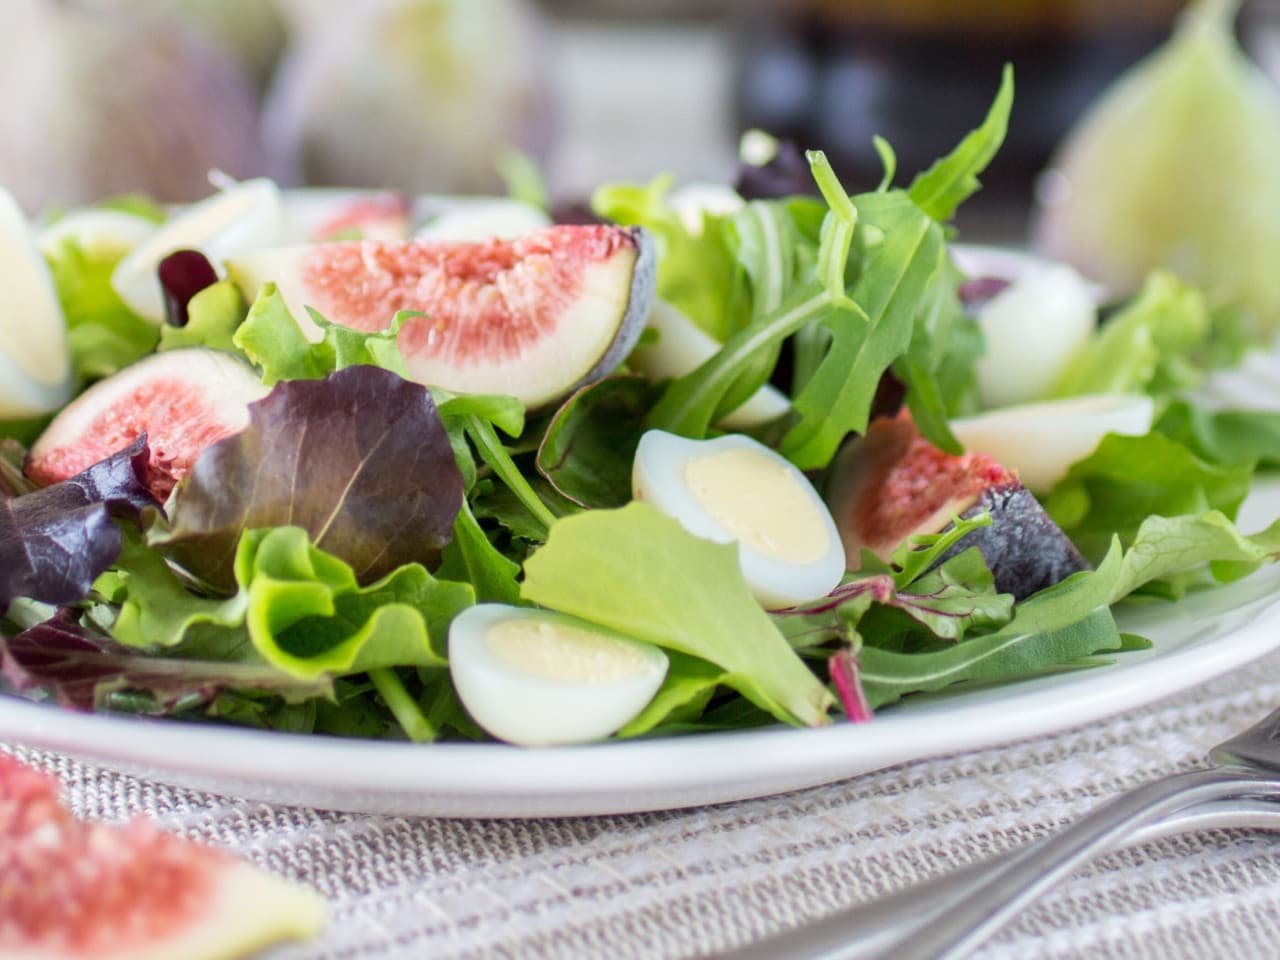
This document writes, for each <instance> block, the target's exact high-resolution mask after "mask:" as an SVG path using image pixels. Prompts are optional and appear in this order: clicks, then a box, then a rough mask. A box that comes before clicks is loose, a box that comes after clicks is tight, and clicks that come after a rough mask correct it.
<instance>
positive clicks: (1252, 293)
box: [1036, 0, 1280, 332]
mask: <svg viewBox="0 0 1280 960" xmlns="http://www.w3.org/2000/svg"><path fill="white" fill-rule="evenodd" d="M1238 5H1239V4H1238V2H1237V0H1197V2H1196V3H1193V4H1192V5H1191V6H1190V7H1188V9H1187V10H1186V11H1185V12H1184V14H1183V16H1182V19H1181V21H1180V22H1179V24H1178V27H1177V29H1176V31H1175V33H1174V35H1173V37H1172V38H1171V39H1170V41H1169V42H1168V43H1166V44H1165V46H1163V47H1162V48H1161V49H1160V50H1158V51H1156V52H1155V53H1154V54H1152V55H1151V56H1150V57H1148V58H1147V59H1146V60H1145V61H1143V62H1141V63H1139V64H1138V65H1137V66H1135V67H1134V68H1132V69H1131V70H1130V71H1129V72H1128V73H1127V74H1125V75H1124V76H1122V77H1121V78H1120V79H1119V80H1118V81H1117V82H1116V84H1115V85H1114V86H1113V87H1112V88H1111V90H1110V91H1109V92H1108V93H1107V94H1106V95H1104V97H1103V98H1102V99H1101V100H1100V101H1099V102H1098V103H1097V104H1095V105H1094V107H1093V108H1092V109H1091V110H1090V112H1089V113H1087V114H1086V115H1085V117H1084V118H1083V119H1082V120H1081V122H1080V123H1079V125H1078V126H1077V127H1076V129H1075V130H1074V131H1073V133H1072V134H1071V135H1070V136H1069V137H1068V139H1067V140H1066V142H1065V143H1064V144H1063V146H1062V147H1061V148H1060V151H1059V154H1058V156H1057V158H1056V159H1055V162H1054V164H1053V166H1052V168H1051V170H1050V172H1049V174H1048V175H1047V176H1046V179H1045V182H1044V184H1045V189H1044V190H1043V191H1042V194H1043V195H1042V197H1041V209H1040V211H1039V215H1038V222H1037V226H1036V245H1037V247H1038V248H1039V250H1040V251H1041V252H1043V253H1044V254H1045V255H1046V256H1048V257H1051V258H1055V259H1061V260H1066V261H1068V262H1071V263H1074V264H1075V265H1076V266H1077V267H1079V268H1080V269H1081V270H1082V271H1083V272H1084V273H1086V274H1087V275H1089V276H1090V277H1092V278H1093V279H1095V280H1097V281H1099V282H1101V283H1103V284H1105V285H1106V286H1107V287H1108V288H1109V289H1110V291H1111V292H1112V293H1113V294H1117V295H1122V294H1127V293H1131V292H1134V291H1136V290H1137V289H1138V287H1139V286H1140V285H1141V283H1142V281H1143V279H1144V278H1145V276H1146V275H1147V274H1148V273H1149V272H1150V271H1152V270H1154V269H1158V268H1165V269H1170V270H1173V271H1174V272H1176V273H1177V274H1179V275H1180V276H1182V277H1183V278H1184V279H1185V280H1188V281H1190V282H1192V283H1195V284H1197V285H1199V286H1201V287H1203V288H1204V289H1205V291H1206V292H1207V294H1208V295H1209V297H1210V300H1211V302H1213V303H1215V304H1220V303H1235V304H1238V305H1240V306H1243V307H1244V308H1246V309H1247V310H1248V311H1250V312H1251V313H1252V315H1253V319H1254V320H1255V322H1256V324H1257V325H1258V328H1259V331H1260V332H1261V331H1275V330H1277V329H1280V269H1277V264H1280V176H1277V175H1276V171H1277V170H1280V89H1277V88H1276V86H1275V84H1273V83H1272V82H1271V80H1270V79H1269V78H1268V77H1267V76H1266V75H1265V74H1263V73H1262V72H1261V71H1260V70H1259V69H1258V68H1257V67H1256V66H1255V65H1254V64H1253V63H1252V62H1251V61H1250V60H1249V59H1248V58H1247V57H1246V56H1245V54H1244V52H1243V51H1242V50H1241V49H1240V47H1239V46H1238V44H1237V43H1236V40H1235V37H1234V33H1233V22H1234V18H1235V13H1236V10H1237V8H1238Z"/></svg>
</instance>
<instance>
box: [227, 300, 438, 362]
mask: <svg viewBox="0 0 1280 960" xmlns="http://www.w3.org/2000/svg"><path fill="white" fill-rule="evenodd" d="M308 313H309V314H310V317H311V320H312V321H313V322H314V323H315V324H316V326H318V327H319V328H320V330H321V332H322V334H323V336H322V338H321V340H320V341H319V342H316V343H312V342H311V341H310V340H308V339H307V337H306V335H305V334H304V333H303V332H302V328H301V327H300V326H299V325H298V321H297V320H296V319H294V316H293V314H292V313H290V312H289V308H288V307H287V306H286V305H285V302H284V298H283V297H282V296H280V291H279V290H278V289H277V288H276V285H275V284H274V283H268V284H264V285H263V287H262V289H261V290H260V291H259V293H258V296H257V298H256V299H255V300H254V302H253V306H252V307H250V308H249V315H248V316H247V317H246V318H245V320H244V322H243V323H242V324H240V325H239V327H238V328H237V329H236V331H235V336H234V338H233V341H234V344H235V346H236V347H237V348H238V349H239V350H240V351H242V352H243V353H244V355H245V356H246V357H247V358H248V359H249V361H250V362H251V363H253V364H254V365H255V366H257V367H259V368H260V369H261V370H262V382H263V383H265V384H266V385H267V386H271V385H273V384H276V383H279V382H280V381H282V380H321V379H323V378H324V377H326V376H328V375H329V374H330V373H333V372H334V371H336V370H345V369H346V368H347V367H352V366H356V365H362V364H366V365H370V366H375V367H381V368H382V369H384V370H390V371H391V372H393V373H396V374H399V375H400V376H402V377H407V375H408V373H407V371H406V369H405V365H404V357H403V356H402V355H401V353H400V348H399V347H398V346H397V345H396V338H397V336H398V335H399V333H400V327H401V325H402V324H403V323H404V320H405V319H406V317H408V316H416V314H412V313H409V312H407V311H402V312H401V313H398V314H396V316H395V317H394V318H393V320H392V322H391V326H390V327H389V328H387V329H386V330H380V331H375V332H373V333H366V332H364V331H362V330H353V329H351V328H350V327H344V326H342V325H341V324H337V323H330V322H329V321H328V320H326V319H325V318H324V317H322V316H321V315H320V314H318V313H316V312H315V311H314V310H311V309H310V308H308Z"/></svg>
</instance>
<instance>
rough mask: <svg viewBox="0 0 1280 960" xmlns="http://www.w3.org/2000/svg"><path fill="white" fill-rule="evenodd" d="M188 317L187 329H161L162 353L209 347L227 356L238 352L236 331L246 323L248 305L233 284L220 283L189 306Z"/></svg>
mask: <svg viewBox="0 0 1280 960" xmlns="http://www.w3.org/2000/svg"><path fill="white" fill-rule="evenodd" d="M187 317H188V320H187V324H186V326H184V327H175V326H173V324H170V323H166V324H163V325H161V327H160V349H161V350H178V349H181V348H183V347H208V348H209V349H210V350H222V351H224V352H226V353H237V352H238V351H237V349H236V345H235V341H234V339H233V338H234V334H235V332H236V328H237V327H239V326H240V324H241V323H242V322H243V321H244V318H245V304H244V297H242V296H241V295H240V288H239V287H237V286H236V285H235V284H234V283H232V282H231V281H230V280H220V281H219V282H217V283H215V284H213V285H212V286H208V287H205V288H204V289H203V290H201V291H200V292H199V293H197V294H196V295H195V296H194V297H192V298H191V301H190V303H188V304H187Z"/></svg>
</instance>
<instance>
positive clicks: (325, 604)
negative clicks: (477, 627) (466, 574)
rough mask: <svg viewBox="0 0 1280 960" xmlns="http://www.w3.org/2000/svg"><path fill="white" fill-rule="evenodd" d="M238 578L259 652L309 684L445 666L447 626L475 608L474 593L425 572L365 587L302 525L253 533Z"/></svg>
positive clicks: (403, 570)
mask: <svg viewBox="0 0 1280 960" xmlns="http://www.w3.org/2000/svg"><path fill="white" fill-rule="evenodd" d="M236 579H237V581H238V582H239V583H240V584H242V589H243V590H244V591H245V592H246V593H247V598H248V602H247V606H246V610H245V623H246V625H247V626H248V629H249V637H250V639H251V641H252V642H253V646H254V649H255V650H256V651H257V652H258V655H259V656H260V657H261V658H262V659H263V660H264V661H266V662H267V663H269V664H271V665H272V666H274V667H276V668H277V669H278V670H281V671H282V672H284V673H287V674H289V675H290V676H293V677H298V678H301V679H314V678H317V677H320V676H342V675H344V674H349V673H364V672H368V671H373V670H379V669H384V668H390V667H396V666H417V667H431V666H443V665H445V663H446V662H447V661H446V638H447V636H448V629H449V623H450V622H451V621H452V620H453V618H454V617H455V616H457V615H458V614H459V613H461V612H462V611H463V610H464V609H466V608H467V607H469V606H472V605H473V604H474V603H475V592H474V590H472V588H471V587H470V586H469V585H467V584H462V583H452V582H449V581H445V580H436V579H435V578H434V577H432V576H431V574H429V573H428V572H427V570H426V568H425V567H423V566H421V565H420V564H406V565H404V566H402V567H399V568H398V569H396V570H395V571H393V572H392V573H390V574H388V575H387V576H386V577H384V578H383V579H381V580H379V581H377V582H375V583H372V584H369V585H368V586H365V587H362V586H360V584H359V583H358V582H357V580H356V576H355V573H354V572H353V570H352V569H351V567H350V565H348V564H346V563H344V562H342V561H341V560H339V559H337V558H336V557H333V556H331V555H329V554H327V553H325V552H324V551H323V550H318V549H316V548H315V547H314V546H312V544H311V542H310V540H309V539H308V537H307V532H306V531H305V530H302V529H300V528H298V527H279V528H276V529H274V530H268V531H251V532H250V533H248V534H246V536H245V537H244V539H243V540H242V542H241V545H240V548H239V550H238V552H237V556H236Z"/></svg>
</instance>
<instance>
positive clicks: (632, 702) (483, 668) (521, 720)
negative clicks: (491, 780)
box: [449, 603, 667, 747]
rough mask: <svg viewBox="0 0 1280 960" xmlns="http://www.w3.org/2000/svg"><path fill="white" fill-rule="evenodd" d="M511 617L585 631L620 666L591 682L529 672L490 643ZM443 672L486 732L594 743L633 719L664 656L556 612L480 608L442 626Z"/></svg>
mask: <svg viewBox="0 0 1280 960" xmlns="http://www.w3.org/2000/svg"><path fill="white" fill-rule="evenodd" d="M515 620H524V621H529V622H532V623H535V624H546V625H549V626H550V627H551V628H552V629H555V628H557V627H568V628H570V629H573V630H576V631H582V632H585V633H589V634H591V635H592V636H593V641H594V640H598V642H599V645H598V646H596V647H595V648H594V654H595V655H596V656H597V657H599V658H603V659H604V660H606V661H607V660H608V659H609V658H610V657H611V655H612V658H613V659H615V660H616V661H622V663H621V664H620V666H619V669H617V670H615V671H614V675H613V676H604V677H599V678H594V679H593V678H589V677H587V678H584V677H581V676H579V677H575V676H574V673H575V671H574V669H573V665H572V664H566V665H565V670H564V673H563V675H561V676H547V675H544V674H543V673H538V672H531V671H529V670H527V669H525V668H524V667H523V666H522V665H520V664H518V663H514V662H512V661H511V660H510V659H508V658H506V657H504V656H503V654H502V652H501V651H500V648H499V647H497V646H495V645H494V644H492V643H491V642H490V631H492V630H493V629H494V628H496V627H498V626H499V625H500V624H503V623H506V622H508V621H515ZM531 640H532V641H536V638H531ZM536 653H537V652H536V651H535V652H534V654H535V655H536ZM547 665H548V666H550V664H547ZM615 666H618V664H616V663H615ZM449 672H450V675H451V676H452V678H453V685H454V688H455V689H456V690H457V692H458V697H459V698H460V699H461V700H462V703H463V706H465V707H466V708H467V712H468V713H469V714H471V717H472V719H474V720H475V722H476V723H478V724H479V725H480V726H481V727H483V728H484V729H485V730H486V731H487V732H488V733H490V734H492V735H493V736H494V737H496V738H497V739H499V740H505V741H507V742H508V743H514V744H519V745H521V746H526V747H543V746H555V745H562V744H573V743H588V742H590V741H592V740H600V739H602V738H604V737H607V736H609V735H610V734H612V733H614V732H616V731H617V730H618V729H619V728H621V727H622V726H624V725H625V724H626V723H627V722H628V721H630V720H632V719H634V718H635V717H636V715H638V714H639V713H640V711H641V710H643V709H644V708H645V706H646V705H647V704H648V703H649V701H650V700H652V699H653V696H654V694H656V693H657V692H658V688H659V687H661V686H662V681H663V679H664V678H665V677H666V672H667V656H666V654H665V653H663V652H662V651H661V650H660V649H659V648H657V647H655V646H653V645H652V644H648V643H642V642H640V641H638V640H632V639H630V638H627V637H622V636H619V635H618V634H615V633H613V632H611V631H609V630H607V629H605V628H603V627H598V626H596V625H594V624H589V623H586V622H584V621H581V620H578V619H576V618H574V617H569V616H565V615H564V614H559V613H553V612H550V611H546V610H535V609H531V608H527V607H512V606H507V605H505V604H497V603H487V604H480V605H478V606H475V607H471V608H470V609H468V610H465V611H463V612H462V613H461V614H459V615H458V616H457V617H456V618H455V619H454V621H453V623H452V625H451V626H450V628H449Z"/></svg>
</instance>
